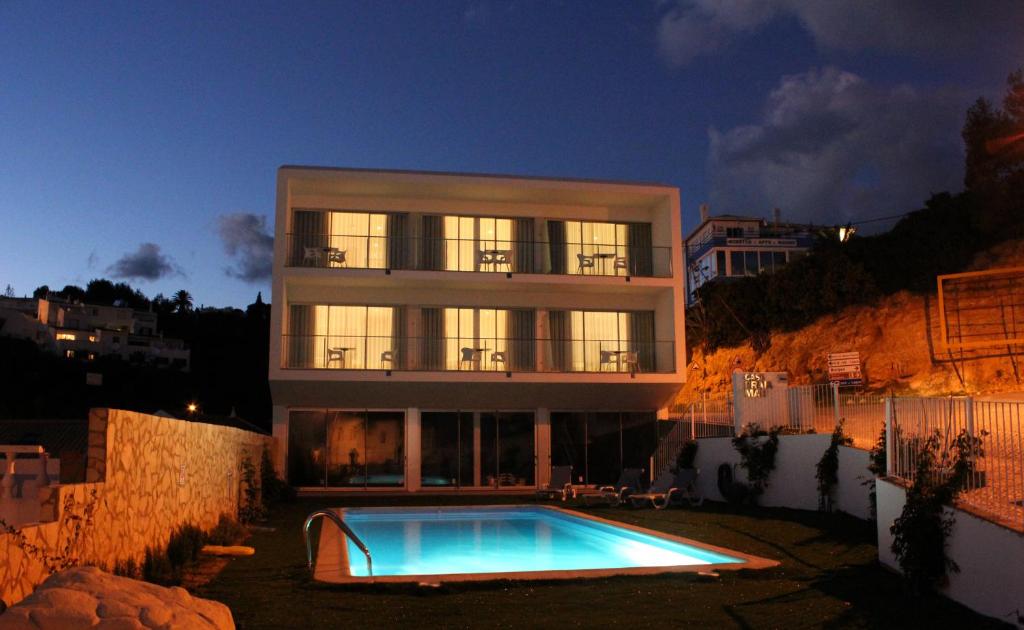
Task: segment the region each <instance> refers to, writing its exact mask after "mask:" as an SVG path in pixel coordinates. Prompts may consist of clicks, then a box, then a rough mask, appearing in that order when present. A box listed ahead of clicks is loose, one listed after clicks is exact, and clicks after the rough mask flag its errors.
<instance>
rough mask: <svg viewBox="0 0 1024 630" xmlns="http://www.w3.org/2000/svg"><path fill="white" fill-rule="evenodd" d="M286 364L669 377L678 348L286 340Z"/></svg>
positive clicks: (564, 342)
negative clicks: (659, 375) (651, 374)
mask: <svg viewBox="0 0 1024 630" xmlns="http://www.w3.org/2000/svg"><path fill="white" fill-rule="evenodd" d="M281 364H282V365H281V367H283V368H286V369H304V370H310V369H313V370H385V371H391V370H394V371H419V372H501V373H507V374H511V373H515V372H523V373H540V372H543V373H574V372H580V373H598V374H606V373H621V374H629V375H636V374H645V373H653V374H670V373H673V372H675V342H673V341H647V342H641V341H628V340H621V339H618V340H600V339H536V338H529V339H526V338H507V337H475V338H474V337H443V338H426V337H402V338H397V337H392V336H371V335H283V336H282V344H281Z"/></svg>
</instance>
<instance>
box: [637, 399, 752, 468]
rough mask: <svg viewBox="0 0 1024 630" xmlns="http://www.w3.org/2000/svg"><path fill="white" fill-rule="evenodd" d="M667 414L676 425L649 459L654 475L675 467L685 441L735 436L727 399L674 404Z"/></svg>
mask: <svg viewBox="0 0 1024 630" xmlns="http://www.w3.org/2000/svg"><path fill="white" fill-rule="evenodd" d="M670 411H671V412H672V414H673V416H672V420H673V421H674V422H675V426H673V427H672V429H671V430H670V431H669V432H668V433H666V434H665V435H664V436H663V437H662V438H661V441H660V442H659V443H658V448H657V449H656V450H655V451H654V455H653V456H651V472H652V474H653V475H657V474H658V473H660V472H662V471H665V470H668V469H669V468H671V467H673V466H674V465H675V460H676V457H677V456H678V455H679V450H680V449H681V448H682V447H683V443H684V442H686V441H687V440H696V439H698V438H710V437H732V436H733V435H735V420H734V419H733V408H732V400H730V399H728V398H716V399H706V398H705V399H701V400H697V401H694V402H691V403H685V404H682V405H676V406H674V407H672V409H671V410H670Z"/></svg>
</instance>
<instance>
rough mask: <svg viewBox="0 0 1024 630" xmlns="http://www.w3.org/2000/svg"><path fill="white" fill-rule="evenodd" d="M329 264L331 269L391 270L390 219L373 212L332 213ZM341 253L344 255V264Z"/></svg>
mask: <svg viewBox="0 0 1024 630" xmlns="http://www.w3.org/2000/svg"><path fill="white" fill-rule="evenodd" d="M328 214H329V217H330V243H329V246H330V247H331V248H332V250H336V251H332V252H331V253H330V255H329V256H328V258H327V262H328V264H329V265H330V266H331V267H358V268H360V269H367V268H368V269H384V268H385V267H387V260H388V244H387V230H388V217H387V215H386V214H371V213H369V212H331V213H328ZM341 252H344V262H342V256H341Z"/></svg>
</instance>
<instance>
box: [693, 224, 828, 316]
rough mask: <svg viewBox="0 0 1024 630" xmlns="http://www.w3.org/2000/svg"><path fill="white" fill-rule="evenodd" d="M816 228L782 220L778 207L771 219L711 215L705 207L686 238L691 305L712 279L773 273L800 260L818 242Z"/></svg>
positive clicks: (719, 279)
mask: <svg viewBox="0 0 1024 630" xmlns="http://www.w3.org/2000/svg"><path fill="white" fill-rule="evenodd" d="M814 239H815V234H814V229H813V227H811V226H808V225H803V224H799V223H783V222H782V221H781V217H780V213H779V210H778V209H777V208H776V209H775V210H774V212H773V219H772V221H771V222H769V221H766V220H765V219H761V218H758V217H745V216H738V215H733V214H722V215H718V216H711V215H710V214H709V212H708V206H707V205H702V206H701V207H700V224H699V225H698V226H697V227H696V228H694V230H693V231H692V232H690V234H689V235H688V236H687V237H686V238H685V239H684V241H683V242H684V245H683V246H684V248H685V252H684V253H685V258H686V274H685V277H686V303H687V305H688V306H689V305H692V304H694V303H695V302H696V301H697V289H699V288H700V287H701V286H703V285H704V284H705V283H707V282H713V281H721V280H729V279H732V278H742V277H744V276H756V275H758V274H760V273H772V272H774V271H775V270H776V269H778V268H779V267H782V266H783V265H785V264H787V263H789V262H791V261H793V260H796V259H797V258H799V257H800V256H802V255H803V254H804V253H805V252H806V251H807V250H808V249H810V248H811V246H812V245H813V244H814Z"/></svg>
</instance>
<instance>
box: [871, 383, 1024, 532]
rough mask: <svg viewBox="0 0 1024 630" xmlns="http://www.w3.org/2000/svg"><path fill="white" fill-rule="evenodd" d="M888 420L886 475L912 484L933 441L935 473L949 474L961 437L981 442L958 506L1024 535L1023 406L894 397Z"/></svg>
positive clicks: (962, 399) (964, 399)
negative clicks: (934, 443)
mask: <svg viewBox="0 0 1024 630" xmlns="http://www.w3.org/2000/svg"><path fill="white" fill-rule="evenodd" d="M888 418H889V423H888V432H887V433H888V436H889V448H888V454H889V475H890V476H892V477H896V478H899V479H903V480H905V481H907V482H913V481H914V478H915V475H916V474H917V467H918V464H919V462H920V458H921V453H922V449H923V448H924V447H925V444H926V442H927V440H928V439H929V438H931V437H934V438H935V439H936V440H937V441H938V453H937V455H938V456H937V461H936V467H935V468H936V470H935V474H936V475H939V476H940V478H941V477H942V476H945V475H948V474H949V472H950V466H951V465H952V461H953V445H954V441H955V440H956V438H957V436H958V435H960V434H961V432H963V433H965V434H966V435H968V436H972V437H974V438H977V439H978V440H980V450H979V452H978V453H977V454H976V455H975V456H974V457H975V460H974V473H973V474H971V475H969V476H968V478H967V480H966V481H965V485H964V488H963V491H962V493H961V494H960V496H959V498H958V499H957V501H958V504H960V505H961V506H962V507H967V508H969V509H971V511H972V512H975V513H978V514H979V515H980V516H983V517H985V518H988V519H990V520H993V521H995V522H998V523H1001V524H1003V525H1005V526H1007V527H1011V528H1013V529H1016V530H1020V531H1024V402H999V401H981V400H974V399H972V398H968V397H949V398H908V397H896V398H893V399H891V407H890V408H889V409H888Z"/></svg>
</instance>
